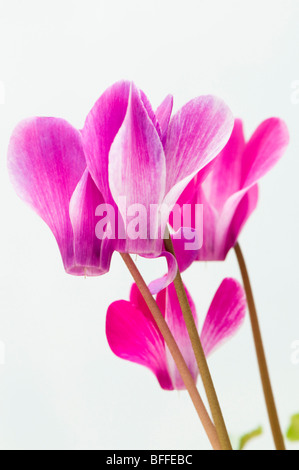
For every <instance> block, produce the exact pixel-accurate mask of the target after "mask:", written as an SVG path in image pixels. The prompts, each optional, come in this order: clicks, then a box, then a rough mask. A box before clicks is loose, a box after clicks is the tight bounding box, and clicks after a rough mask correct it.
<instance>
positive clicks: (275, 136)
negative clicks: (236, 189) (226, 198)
mask: <svg viewBox="0 0 299 470" xmlns="http://www.w3.org/2000/svg"><path fill="white" fill-rule="evenodd" d="M288 143H289V133H288V129H287V126H286V124H285V122H284V121H282V120H281V119H278V118H270V119H266V120H265V121H263V122H262V123H261V124H260V125H259V127H258V128H257V129H256V131H255V132H254V134H253V135H252V137H251V139H250V140H249V142H248V143H247V144H246V147H245V151H244V154H243V158H242V186H241V187H242V188H249V187H251V186H252V185H253V184H255V183H256V182H257V181H258V180H259V179H260V178H262V177H263V176H264V175H265V174H266V173H267V172H268V171H269V170H271V168H272V167H273V166H274V165H275V164H276V163H277V161H278V160H279V159H280V158H281V156H282V155H283V153H284V151H285V149H286V147H287V145H288Z"/></svg>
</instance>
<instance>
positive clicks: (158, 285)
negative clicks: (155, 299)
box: [148, 251, 178, 295]
mask: <svg viewBox="0 0 299 470" xmlns="http://www.w3.org/2000/svg"><path fill="white" fill-rule="evenodd" d="M161 256H163V257H164V258H165V259H166V261H167V268H168V269H167V273H166V274H164V276H162V277H160V278H159V279H155V280H154V281H152V282H151V283H150V284H149V286H148V288H149V290H150V291H151V294H152V295H156V294H158V292H160V291H161V290H162V289H165V288H166V287H167V286H169V284H171V283H172V282H173V280H174V278H175V276H176V273H177V270H178V264H177V261H176V258H175V257H174V256H173V255H172V254H171V253H169V252H168V251H162V253H161V254H160V255H158V256H156V257H157V258H161Z"/></svg>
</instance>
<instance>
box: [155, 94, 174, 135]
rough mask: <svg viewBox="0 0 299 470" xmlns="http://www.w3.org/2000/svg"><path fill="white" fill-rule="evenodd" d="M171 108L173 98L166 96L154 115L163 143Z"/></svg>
mask: <svg viewBox="0 0 299 470" xmlns="http://www.w3.org/2000/svg"><path fill="white" fill-rule="evenodd" d="M172 107H173V96H172V95H167V96H166V98H165V99H164V100H163V101H162V103H161V104H160V105H159V106H158V108H157V109H156V113H155V114H156V118H157V121H158V123H159V125H160V129H161V139H162V142H163V143H165V139H166V135H167V130H168V125H169V121H170V116H171V113H172Z"/></svg>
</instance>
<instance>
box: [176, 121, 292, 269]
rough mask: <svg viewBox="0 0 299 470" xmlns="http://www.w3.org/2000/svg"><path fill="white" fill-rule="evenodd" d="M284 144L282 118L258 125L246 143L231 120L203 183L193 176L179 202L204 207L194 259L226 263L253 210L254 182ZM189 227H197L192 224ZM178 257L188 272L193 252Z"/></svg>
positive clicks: (286, 139) (255, 198)
mask: <svg viewBox="0 0 299 470" xmlns="http://www.w3.org/2000/svg"><path fill="white" fill-rule="evenodd" d="M288 142H289V135H288V130H287V127H286V125H285V123H284V122H283V121H282V120H281V119H277V118H271V119H267V120H266V121H264V122H262V124H260V126H259V127H258V128H257V129H256V131H255V132H254V134H253V135H252V137H251V138H250V140H249V141H248V142H247V143H246V142H245V139H244V134H243V125H242V121H241V120H239V119H236V120H235V125H234V129H233V132H232V135H231V137H230V139H229V141H228V143H227V145H226V146H225V147H224V149H223V150H222V151H221V152H220V154H219V156H218V157H217V158H215V159H214V160H213V162H212V164H211V166H210V168H211V171H210V173H209V174H208V176H207V177H206V179H205V180H204V182H203V181H202V177H201V174H199V175H197V176H195V178H193V180H192V181H191V182H190V183H189V185H188V186H187V187H186V189H185V190H184V192H183V193H182V194H181V196H180V198H179V201H178V203H179V204H180V205H183V204H187V203H190V204H192V205H194V204H203V246H202V248H201V249H200V250H198V251H197V260H207V261H208V260H224V259H225V258H226V255H227V253H228V251H229V250H230V249H231V248H232V247H233V246H234V245H235V244H236V242H237V239H238V236H239V234H240V232H241V230H242V228H243V226H244V224H245V222H246V221H247V219H248V218H249V216H250V214H251V213H252V212H253V211H254V209H255V208H256V205H257V201H258V185H257V183H258V180H259V179H260V178H262V177H263V176H264V175H265V174H266V173H267V172H268V171H269V170H270V169H271V168H272V167H273V166H274V165H275V163H276V162H277V161H278V160H279V159H280V157H281V156H282V155H283V153H284V151H285V149H286V147H287V145H288ZM193 219H194V218H193ZM190 225H191V226H192V227H195V224H194V220H192V223H191V224H190ZM174 243H175V244H176V242H175V241H174ZM181 257H184V267H187V266H188V265H189V264H190V263H191V262H192V261H193V260H194V253H192V252H190V251H189V252H188V251H183V249H182V247H180V250H179V251H178V261H179V263H180V258H181Z"/></svg>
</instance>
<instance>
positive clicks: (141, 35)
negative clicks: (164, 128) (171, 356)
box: [0, 0, 299, 449]
mask: <svg viewBox="0 0 299 470" xmlns="http://www.w3.org/2000/svg"><path fill="white" fill-rule="evenodd" d="M298 44H299V1H298V0H297V1H295V0H293V1H292V0H250V1H249V0H246V1H240V0H238V1H232V0H225V1H223V0H218V1H216V0H208V1H205V0H196V1H195V0H194V1H192V0H186V1H184V2H182V1H177V0H172V1H170V0H160V1H157V0H151V1H142V0H138V1H137V0H135V1H134V0H109V1H108V0H107V1H101V0H97V1H96V0H84V1H83V0H81V1H77V0H59V1H58V0H51V1H49V0H47V1H40V0H26V2H25V1H22V0H0V81H1V86H0V103H1V104H0V166H1V174H0V198H1V232H0V237H1V243H0V262H1V270H0V341H2V345H3V343H4V344H5V353H6V357H5V364H2V365H1V364H0V448H2V449H21V448H24V449H47V448H50V449H159V448H161V449H163V448H164V449H197V448H209V443H208V441H207V439H206V437H205V436H204V433H203V431H202V428H201V425H200V422H199V421H198V418H197V416H196V414H195V412H194V410H193V407H192V405H191V402H190V400H189V397H188V395H187V394H186V392H180V393H178V392H165V391H162V390H161V389H160V388H159V385H158V383H157V381H156V379H155V377H154V376H153V375H152V374H151V373H150V372H149V371H148V370H147V369H145V368H142V367H141V366H137V365H135V364H131V363H128V362H125V361H122V360H120V359H118V358H116V357H115V356H114V355H113V354H112V352H111V351H110V349H109V347H108V345H107V341H106V337H105V314H106V309H107V307H108V305H109V304H110V303H111V302H112V301H113V300H116V299H119V298H124V299H125V298H127V295H128V291H129V288H130V284H131V279H130V276H129V274H128V273H127V272H126V269H125V268H124V266H123V265H122V262H121V259H120V257H119V256H118V255H117V254H115V255H114V258H113V263H112V267H111V271H110V273H109V274H108V275H106V276H103V277H99V278H96V279H87V280H84V279H83V278H76V277H71V276H68V275H67V274H65V272H64V270H63V268H62V264H61V259H60V255H59V252H58V249H57V246H56V242H55V240H54V238H53V236H52V234H51V232H50V230H49V229H48V227H47V226H46V225H45V224H44V223H43V222H42V221H41V220H40V219H39V218H38V217H37V216H36V215H35V213H33V212H32V211H31V210H30V209H29V208H28V207H27V206H26V205H24V204H23V202H22V201H20V200H19V199H18V198H17V197H16V195H15V193H14V191H13V189H12V187H11V185H10V183H9V180H8V176H7V171H6V151H7V145H8V140H9V137H10V134H11V132H12V130H13V128H14V126H15V125H16V124H17V123H18V121H19V120H21V119H23V118H25V117H28V116H31V115H46V116H58V117H64V118H66V119H68V120H69V121H70V122H71V123H72V124H73V125H75V126H77V127H79V128H80V127H81V126H82V125H83V122H84V119H85V116H86V114H87V113H88V111H89V109H90V108H91V107H92V105H93V103H94V102H95V101H96V99H97V98H98V97H99V96H100V94H101V93H102V92H103V91H104V90H105V88H106V87H107V86H109V85H110V84H111V83H113V82H114V81H117V80H119V79H121V78H128V79H133V80H134V81H135V82H136V84H137V85H138V86H139V87H140V88H143V89H144V91H145V92H146V93H147V94H148V96H149V98H150V100H151V101H152V104H153V107H154V108H155V107H156V106H157V105H158V104H159V102H160V101H161V100H162V99H163V98H164V96H165V95H166V94H168V93H172V94H173V95H174V98H175V109H178V108H179V107H180V106H181V105H183V104H184V103H185V102H186V101H188V100H189V99H191V98H193V97H195V96H197V95H200V94H205V93H213V94H216V95H218V96H221V97H222V98H223V99H224V100H225V101H226V102H227V103H228V105H229V106H230V107H231V109H232V111H233V112H234V114H235V116H238V117H241V118H242V119H243V120H244V122H245V129H246V133H247V136H249V135H250V133H251V132H252V131H253V130H254V129H255V127H256V126H257V125H258V124H259V123H260V122H261V121H262V120H263V119H265V118H267V117H270V116H279V117H281V118H283V119H285V120H286V122H287V124H288V127H289V130H290V135H291V143H290V146H289V148H288V151H287V153H286V154H285V156H284V157H283V159H282V160H281V161H280V162H279V164H278V165H277V166H276V167H275V169H274V170H273V171H272V172H271V173H270V174H268V175H267V176H266V177H265V178H264V180H263V181H262V182H261V185H260V200H259V206H258V209H257V210H256V212H255V213H254V215H253V216H252V217H251V219H250V221H249V223H248V224H247V226H246V228H245V230H244V232H243V233H242V236H241V239H240V242H241V244H242V246H243V249H244V252H245V256H246V259H247V262H248V266H249V271H250V275H251V278H252V283H253V287H254V294H255V297H256V302H257V307H258V312H259V315H260V320H261V326H262V330H263V336H264V342H265V347H266V351H267V356H268V358H269V366H270V371H271V377H272V381H273V387H274V390H275V395H276V398H277V405H278V408H279V414H280V418H281V423H282V427H283V429H284V430H286V429H287V427H288V423H289V417H290V415H291V414H293V413H295V412H298V411H299V397H298V386H299V364H297V365H296V364H292V362H291V354H292V349H291V344H292V343H293V342H294V341H296V340H299V300H298V274H299V248H298V240H299V222H298V205H299V194H298V192H299V189H298V173H299V104H296V101H298V96H299V95H298V94H297V95H293V99H292V93H293V92H294V90H293V89H292V85H294V86H295V85H296V84H294V82H295V81H296V80H299V49H298ZM4 95H5V96H4ZM296 98H297V99H296ZM138 266H139V267H140V269H141V270H142V272H143V273H144V274H145V275H146V278H147V279H148V280H150V279H152V278H154V277H155V276H156V275H157V274H160V273H161V272H162V271H163V269H164V265H163V263H160V262H157V261H153V262H144V261H142V260H140V259H138ZM225 276H234V277H237V278H240V277H239V273H238V268H237V264H236V259H235V257H234V253H233V252H231V253H230V255H229V257H228V259H227V261H226V262H225V263H213V264H203V263H202V264H199V263H196V264H194V265H193V266H192V267H191V268H190V270H189V271H188V272H187V273H185V275H184V279H185V281H186V284H187V285H188V288H189V290H190V291H191V293H192V294H193V297H194V299H195V301H196V305H197V307H198V313H199V315H200V318H201V319H203V317H204V314H205V312H206V310H207V308H208V305H209V303H210V301H211V299H212V296H213V294H214V292H215V290H216V288H217V287H218V285H219V283H220V281H221V280H222V278H223V277H225ZM209 363H210V367H211V371H212V375H213V377H214V380H215V385H216V388H217V391H218V394H219V398H220V402H221V404H222V407H223V411H224V415H225V419H226V421H227V425H228V428H229V432H230V434H231V435H232V436H233V437H234V438H237V437H238V436H239V435H240V434H242V433H244V432H246V431H249V430H251V429H252V428H255V427H256V426H258V425H263V426H264V429H265V432H264V435H263V437H261V438H260V439H258V440H256V441H254V442H253V443H252V445H250V446H249V448H252V447H258V448H263V449H268V448H269V449H270V448H272V446H273V444H272V439H271V433H270V430H269V426H268V422H267V416H266V412H265V406H264V402H263V397H262V393H261V386H260V382H259V376H258V371H257V366H256V360H255V354H254V349H253V343H252V337H251V333H250V326H249V321H248V319H247V320H246V322H245V324H244V326H243V328H242V331H241V332H240V333H239V334H238V335H237V336H236V337H235V338H234V339H233V340H232V341H230V342H228V343H227V344H225V345H224V346H223V347H222V348H221V349H219V350H218V351H217V352H216V353H215V354H214V355H213V356H212V357H211V359H210V361H209ZM199 387H200V390H202V387H201V385H199ZM288 446H289V448H296V446H294V445H293V446H291V445H290V444H288Z"/></svg>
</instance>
